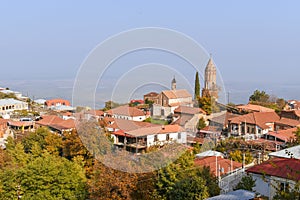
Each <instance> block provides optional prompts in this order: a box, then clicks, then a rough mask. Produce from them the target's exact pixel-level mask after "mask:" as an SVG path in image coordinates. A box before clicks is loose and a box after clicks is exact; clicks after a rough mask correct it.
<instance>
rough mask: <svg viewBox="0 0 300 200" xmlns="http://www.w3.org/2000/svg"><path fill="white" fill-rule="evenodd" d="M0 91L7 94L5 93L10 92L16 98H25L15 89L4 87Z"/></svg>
mask: <svg viewBox="0 0 300 200" xmlns="http://www.w3.org/2000/svg"><path fill="white" fill-rule="evenodd" d="M0 92H1V93H3V94H7V95H9V94H12V95H14V96H15V97H16V98H17V99H22V98H26V97H23V95H22V93H20V92H17V91H12V90H8V89H4V90H1V91H0Z"/></svg>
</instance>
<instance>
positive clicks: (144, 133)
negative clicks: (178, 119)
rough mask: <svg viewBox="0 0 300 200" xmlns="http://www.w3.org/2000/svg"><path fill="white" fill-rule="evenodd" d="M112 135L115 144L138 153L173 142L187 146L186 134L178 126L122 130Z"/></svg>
mask: <svg viewBox="0 0 300 200" xmlns="http://www.w3.org/2000/svg"><path fill="white" fill-rule="evenodd" d="M112 135H113V137H114V143H115V144H117V145H118V146H125V147H126V150H128V151H132V152H137V153H138V152H142V151H143V150H146V149H147V148H149V147H151V146H154V145H158V146H163V145H165V144H168V143H173V142H177V143H180V144H186V132H185V131H184V129H183V128H181V127H180V126H178V125H162V126H149V127H142V128H136V129H133V130H129V131H124V130H121V129H120V130H117V131H115V132H113V133H112Z"/></svg>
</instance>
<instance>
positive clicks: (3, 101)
mask: <svg viewBox="0 0 300 200" xmlns="http://www.w3.org/2000/svg"><path fill="white" fill-rule="evenodd" d="M21 103H25V104H27V103H26V102H23V101H19V100H16V99H12V98H9V99H0V106H7V105H14V104H21Z"/></svg>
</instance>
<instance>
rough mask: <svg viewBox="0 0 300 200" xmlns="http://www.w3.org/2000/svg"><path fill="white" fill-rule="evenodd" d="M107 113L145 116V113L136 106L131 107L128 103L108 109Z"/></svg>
mask: <svg viewBox="0 0 300 200" xmlns="http://www.w3.org/2000/svg"><path fill="white" fill-rule="evenodd" d="M106 113H108V114H110V115H113V114H116V115H124V116H130V117H137V116H144V115H145V113H144V112H143V111H142V110H140V109H138V108H136V107H130V106H128V105H124V106H119V107H117V108H113V109H111V110H108V111H106Z"/></svg>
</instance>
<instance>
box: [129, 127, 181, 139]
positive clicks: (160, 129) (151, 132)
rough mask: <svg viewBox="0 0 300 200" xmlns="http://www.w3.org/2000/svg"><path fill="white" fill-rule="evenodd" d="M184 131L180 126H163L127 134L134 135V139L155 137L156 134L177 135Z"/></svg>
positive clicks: (141, 129)
mask: <svg viewBox="0 0 300 200" xmlns="http://www.w3.org/2000/svg"><path fill="white" fill-rule="evenodd" d="M182 131H184V129H183V128H181V127H180V126H179V125H177V124H175V125H162V126H155V127H145V128H140V129H135V130H132V131H127V132H126V134H129V135H132V136H134V137H139V136H146V135H155V134H164V133H177V132H182Z"/></svg>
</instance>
